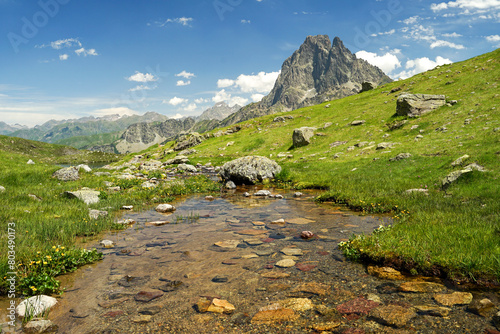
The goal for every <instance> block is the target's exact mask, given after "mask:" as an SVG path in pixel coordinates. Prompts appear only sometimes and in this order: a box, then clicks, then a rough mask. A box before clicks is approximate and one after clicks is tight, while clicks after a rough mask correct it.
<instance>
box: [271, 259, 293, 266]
mask: <svg viewBox="0 0 500 334" xmlns="http://www.w3.org/2000/svg"><path fill="white" fill-rule="evenodd" d="M275 266H276V267H279V268H290V267H294V266H295V261H294V260H292V259H284V260H280V261H278V262H276V264H275Z"/></svg>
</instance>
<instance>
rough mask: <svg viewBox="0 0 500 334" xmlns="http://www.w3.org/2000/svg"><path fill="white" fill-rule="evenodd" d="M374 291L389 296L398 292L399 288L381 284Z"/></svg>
mask: <svg viewBox="0 0 500 334" xmlns="http://www.w3.org/2000/svg"><path fill="white" fill-rule="evenodd" d="M376 289H377V292H378V293H380V294H384V295H390V294H393V293H396V292H398V291H399V288H398V287H397V286H396V284H394V283H382V284H380V285H379V286H377V287H376Z"/></svg>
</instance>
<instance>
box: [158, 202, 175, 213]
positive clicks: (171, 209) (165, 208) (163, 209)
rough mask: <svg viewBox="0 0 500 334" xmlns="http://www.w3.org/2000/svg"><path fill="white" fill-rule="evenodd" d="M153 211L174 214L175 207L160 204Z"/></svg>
mask: <svg viewBox="0 0 500 334" xmlns="http://www.w3.org/2000/svg"><path fill="white" fill-rule="evenodd" d="M155 210H156V211H157V212H160V213H167V212H174V211H175V206H173V205H170V204H160V205H158V206H157V207H156V209H155Z"/></svg>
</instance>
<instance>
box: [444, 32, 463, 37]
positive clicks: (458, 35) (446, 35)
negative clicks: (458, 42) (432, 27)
mask: <svg viewBox="0 0 500 334" xmlns="http://www.w3.org/2000/svg"><path fill="white" fill-rule="evenodd" d="M443 37H462V35H460V34H457V33H456V32H453V33H451V34H443Z"/></svg>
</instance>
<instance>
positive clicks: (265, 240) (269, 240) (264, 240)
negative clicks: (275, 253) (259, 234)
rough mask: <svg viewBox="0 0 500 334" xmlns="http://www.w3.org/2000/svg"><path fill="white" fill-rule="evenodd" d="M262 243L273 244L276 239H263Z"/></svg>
mask: <svg viewBox="0 0 500 334" xmlns="http://www.w3.org/2000/svg"><path fill="white" fill-rule="evenodd" d="M261 241H262V242H267V243H270V242H273V241H274V239H273V238H266V239H262V240H261Z"/></svg>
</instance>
